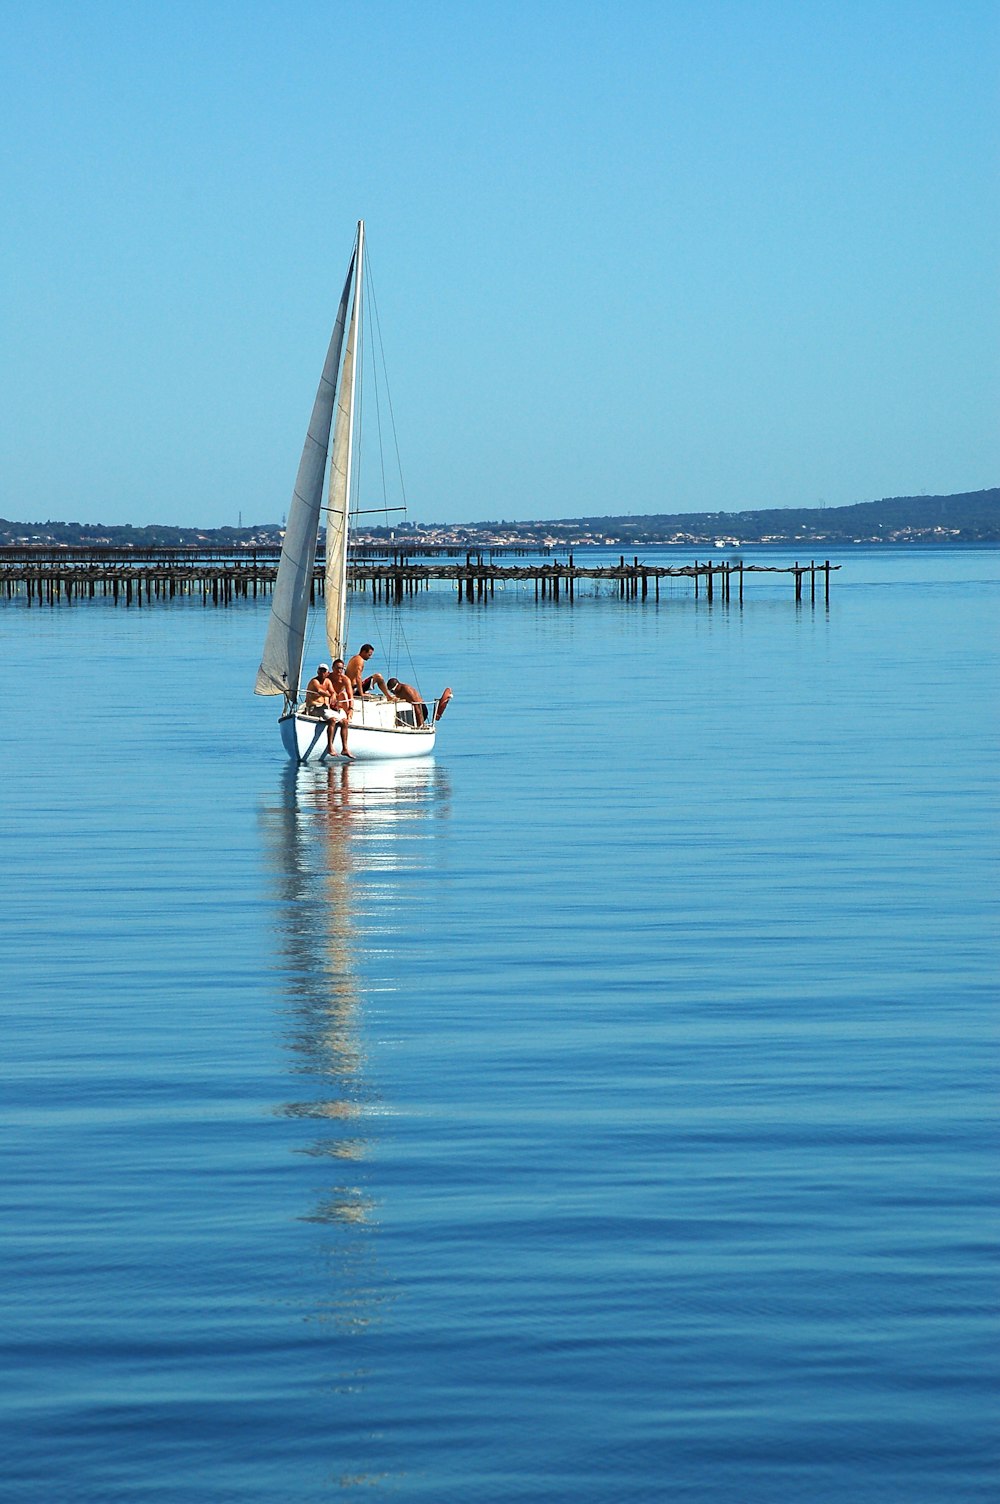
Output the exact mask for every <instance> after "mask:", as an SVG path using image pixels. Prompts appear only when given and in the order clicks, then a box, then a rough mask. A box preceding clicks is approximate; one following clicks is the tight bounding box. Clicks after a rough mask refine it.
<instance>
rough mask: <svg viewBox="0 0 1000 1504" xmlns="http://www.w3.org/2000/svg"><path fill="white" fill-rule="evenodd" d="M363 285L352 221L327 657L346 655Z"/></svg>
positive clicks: (330, 521)
mask: <svg viewBox="0 0 1000 1504" xmlns="http://www.w3.org/2000/svg"><path fill="white" fill-rule="evenodd" d="M363 285H364V225H363V224H359V225H358V244H357V250H356V253H355V260H354V307H353V308H352V310H351V327H350V329H349V330H348V332H347V349H346V351H345V352H344V369H343V373H342V375H341V378H340V392H339V395H338V397H337V417H336V421H335V422H334V427H333V453H332V455H331V458H330V489H329V504H328V506H327V513H326V579H325V583H324V586H323V589H324V595H325V600H326V641H327V646H328V647H329V649H330V662H331V663H332V662H333V661H334V659H335V658H346V656H347V643H346V642H345V641H344V637H345V632H344V619H345V615H346V606H347V534H348V523H349V520H350V509H351V472H352V467H353V460H354V405H355V397H356V393H357V370H358V354H359V351H360V347H361V297H362V287H363Z"/></svg>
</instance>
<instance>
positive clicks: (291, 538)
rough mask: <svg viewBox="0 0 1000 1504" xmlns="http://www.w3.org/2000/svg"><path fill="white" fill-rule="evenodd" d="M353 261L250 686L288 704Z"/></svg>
mask: <svg viewBox="0 0 1000 1504" xmlns="http://www.w3.org/2000/svg"><path fill="white" fill-rule="evenodd" d="M356 260H357V251H355V254H354V255H353V256H352V257H351V264H350V266H349V267H348V270H347V280H346V282H345V283H344V291H343V294H342V296H341V299H340V307H339V308H338V310H337V321H336V323H335V324H334V326H333V335H332V337H331V339H330V348H329V349H328V350H327V352H326V362H325V364H324V366H323V374H322V376H321V377H320V383H319V388H318V390H317V392H316V401H315V403H314V404H313V410H312V417H311V419H310V420H309V430H308V432H307V434H306V441H305V444H304V445H303V448H302V459H301V460H300V461H299V472H298V475H297V476H296V480H295V490H294V491H293V493H292V503H291V506H290V507H289V511H288V522H287V526H286V528H285V536H284V540H283V542H282V546H281V559H280V561H279V563H278V577H277V579H276V580H275V583H274V594H273V596H272V597H271V619H270V622H269V624H268V628H267V636H266V638H265V639H264V655H263V657H262V658H261V662H260V668H259V669H258V670H257V683H256V685H255V686H254V693H255V694H258V695H284V696H285V697H286V699H288V700H296V699H298V694H299V677H300V674H301V672H302V652H303V646H304V643H305V633H306V617H307V615H308V613H309V591H310V586H311V585H312V577H313V569H314V568H315V563H316V539H317V537H318V535H319V518H320V511H321V509H322V505H323V474H324V471H325V470H326V460H327V454H328V453H329V448H330V426H331V423H332V420H333V404H334V398H335V395H336V387H337V369H338V367H339V365H340V352H341V348H342V346H343V342H344V325H345V323H346V322H347V305H348V302H349V300H350V293H351V281H352V278H353V275H354V267H355V262H356Z"/></svg>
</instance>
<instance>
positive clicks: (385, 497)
mask: <svg viewBox="0 0 1000 1504" xmlns="http://www.w3.org/2000/svg"><path fill="white" fill-rule="evenodd" d="M365 281H366V283H367V286H368V302H369V306H370V307H371V308H374V307H375V289H374V288H373V287H372V273H371V267H370V266H369V265H368V263H367V261H366V262H365ZM374 357H375V351H374V348H373V349H372V375H373V377H374V392H375V427H376V429H377V431H378V462H379V468H380V469H381V472H382V502H383V505H384V507H385V510H386V511H388V510H389V505H388V504H389V493H388V490H387V488H386V483H385V448H384V446H383V443H382V407H381V404H380V402H379V400H378V365H377V364H376V362H375V358H374Z"/></svg>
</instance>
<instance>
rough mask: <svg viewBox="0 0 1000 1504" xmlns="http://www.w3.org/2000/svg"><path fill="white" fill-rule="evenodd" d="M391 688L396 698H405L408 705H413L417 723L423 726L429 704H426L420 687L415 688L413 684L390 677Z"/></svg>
mask: <svg viewBox="0 0 1000 1504" xmlns="http://www.w3.org/2000/svg"><path fill="white" fill-rule="evenodd" d="M389 689H390V690H391V691H392V696H393V698H394V699H396V700H405V701H406V703H407V704H408V705H412V706H413V713H414V715H415V716H416V720H417V725H418V726H422V725H423V724H424V722H425V721H426V719H427V706H426V705H425V704H424V697H423V695H422V694H421V693H420V691H419V689H415V688H414V686H413V685H412V684H403V683H401V681H400V680H399V679H390V680H389Z"/></svg>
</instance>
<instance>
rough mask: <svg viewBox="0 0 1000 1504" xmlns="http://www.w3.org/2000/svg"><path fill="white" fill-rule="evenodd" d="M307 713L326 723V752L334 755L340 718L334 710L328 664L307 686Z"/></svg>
mask: <svg viewBox="0 0 1000 1504" xmlns="http://www.w3.org/2000/svg"><path fill="white" fill-rule="evenodd" d="M305 712H306V715H317V716H319V718H320V720H321V721H325V722H326V750H327V752H328V753H330V754H332V753H333V733H334V731H335V730H336V729H337V725H338V722H339V720H340V717H339V716H337V715H336V713H335V712H334V708H333V680H332V679H331V678H330V665H329V664H328V663H321V664H320V666H319V668H318V669H317V670H316V672H315V674H314V675H313V677H312V678H311V679H310V680H309V683H308V684H307V685H306V703H305Z"/></svg>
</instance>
